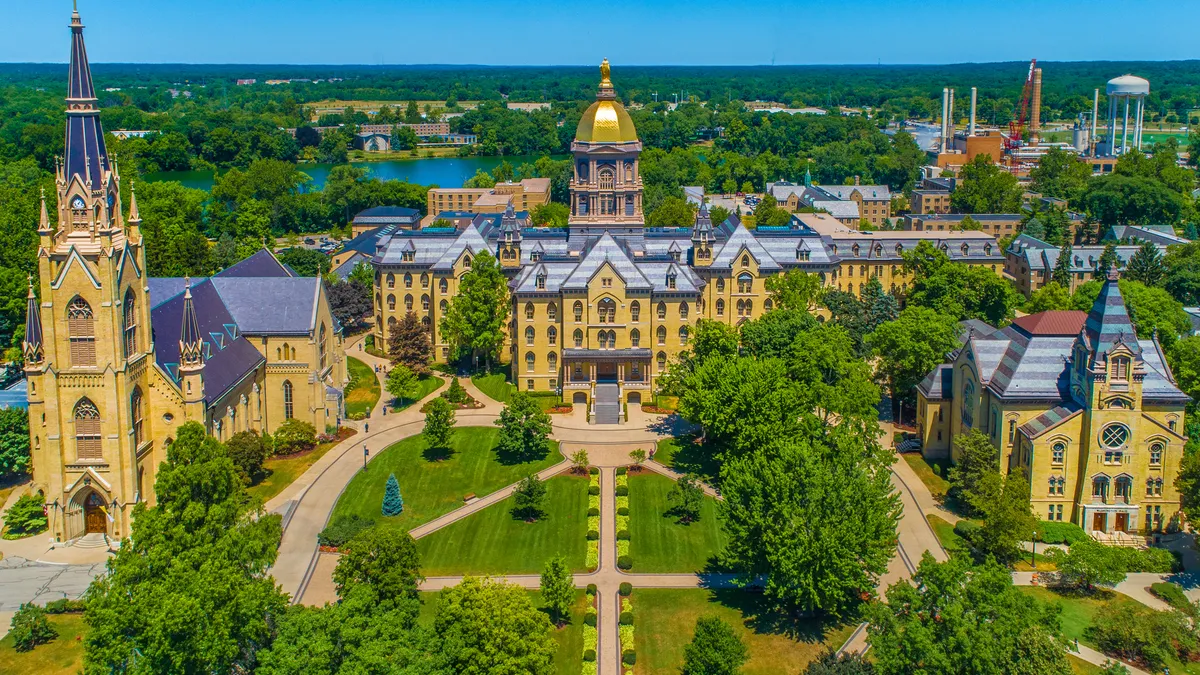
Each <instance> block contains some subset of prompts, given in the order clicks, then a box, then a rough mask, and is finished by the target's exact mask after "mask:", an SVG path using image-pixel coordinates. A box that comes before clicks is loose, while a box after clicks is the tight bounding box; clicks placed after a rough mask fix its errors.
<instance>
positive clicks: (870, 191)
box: [813, 185, 892, 201]
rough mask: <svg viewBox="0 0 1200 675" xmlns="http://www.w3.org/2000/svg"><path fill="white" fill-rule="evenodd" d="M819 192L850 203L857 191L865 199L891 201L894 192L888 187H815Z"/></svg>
mask: <svg viewBox="0 0 1200 675" xmlns="http://www.w3.org/2000/svg"><path fill="white" fill-rule="evenodd" d="M813 187H815V188H816V189H818V190H821V191H822V192H827V193H829V194H831V195H833V196H834V197H836V198H837V199H841V200H843V201H848V200H850V199H852V197H851V195H852V194H853V193H854V191H855V190H858V193H859V194H861V195H862V197H863V199H891V198H892V191H891V190H890V189H889V188H888V186H886V185H814V186H813Z"/></svg>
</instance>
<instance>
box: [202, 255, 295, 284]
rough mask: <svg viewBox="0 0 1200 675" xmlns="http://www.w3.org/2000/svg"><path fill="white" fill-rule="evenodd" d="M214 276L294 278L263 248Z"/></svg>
mask: <svg viewBox="0 0 1200 675" xmlns="http://www.w3.org/2000/svg"><path fill="white" fill-rule="evenodd" d="M215 276H218V277H257V278H261V277H294V276H296V273H295V272H294V271H293V270H292V269H291V268H289V267H288V266H287V265H284V264H283V263H281V262H279V259H278V258H276V257H275V254H273V253H271V252H270V251H268V250H267V249H265V248H260V249H258V250H257V251H255V252H254V254H253V255H251V256H250V257H249V258H246V259H245V260H242V261H240V262H238V263H235V264H233V265H231V266H229V267H227V268H225V269H223V270H221V271H220V272H217V273H216V275H215Z"/></svg>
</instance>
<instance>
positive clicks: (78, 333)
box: [67, 295, 96, 366]
mask: <svg viewBox="0 0 1200 675" xmlns="http://www.w3.org/2000/svg"><path fill="white" fill-rule="evenodd" d="M67 339H68V340H69V341H70V343H71V365H72V366H94V365H96V322H95V321H94V320H93V317H92V307H91V305H89V304H88V303H87V300H84V299H83V298H81V297H79V296H78V295H77V296H75V299H73V300H71V304H69V305H67Z"/></svg>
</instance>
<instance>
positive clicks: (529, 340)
mask: <svg viewBox="0 0 1200 675" xmlns="http://www.w3.org/2000/svg"><path fill="white" fill-rule="evenodd" d="M525 344H527V345H532V344H533V326H529V327H528V328H526V329H525Z"/></svg>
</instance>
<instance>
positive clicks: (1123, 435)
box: [1100, 424, 1129, 448]
mask: <svg viewBox="0 0 1200 675" xmlns="http://www.w3.org/2000/svg"><path fill="white" fill-rule="evenodd" d="M1128 440H1129V427H1127V426H1125V425H1124V424H1110V425H1108V426H1106V427H1104V430H1103V431H1101V432H1100V443H1101V444H1102V445H1104V447H1106V448H1120V447H1123V446H1124V445H1125V443H1126V442H1127V441H1128Z"/></svg>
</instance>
